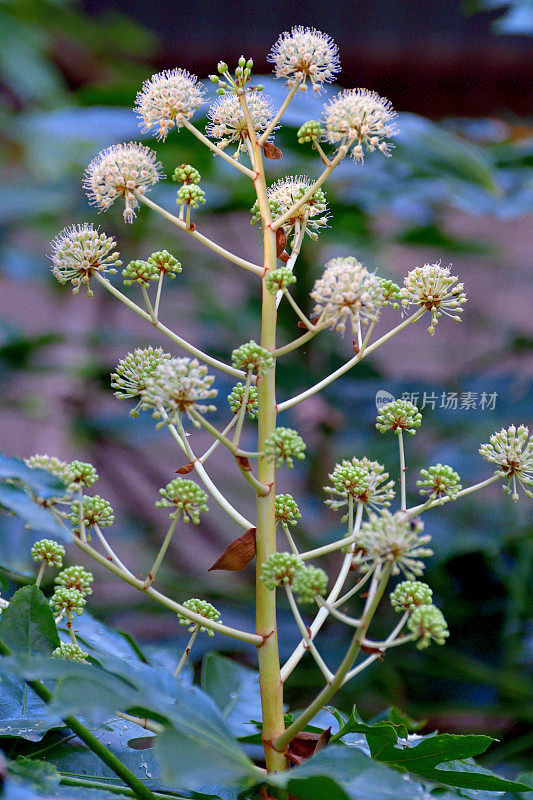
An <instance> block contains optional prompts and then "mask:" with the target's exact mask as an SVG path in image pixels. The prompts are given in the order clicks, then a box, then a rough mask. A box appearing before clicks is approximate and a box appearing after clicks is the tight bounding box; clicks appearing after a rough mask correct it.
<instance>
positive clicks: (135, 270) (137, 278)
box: [122, 258, 159, 287]
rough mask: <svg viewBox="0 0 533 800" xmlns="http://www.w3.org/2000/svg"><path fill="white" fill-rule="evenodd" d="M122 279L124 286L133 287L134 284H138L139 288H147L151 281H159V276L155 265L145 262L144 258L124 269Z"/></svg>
mask: <svg viewBox="0 0 533 800" xmlns="http://www.w3.org/2000/svg"><path fill="white" fill-rule="evenodd" d="M122 277H123V279H124V286H131V285H132V284H133V283H137V284H139V286H145V287H146V286H148V284H149V282H150V281H156V280H158V278H159V275H158V273H157V270H156V268H155V267H154V265H153V264H150V263H149V262H148V261H144V260H143V259H142V258H137V259H135V260H134V261H130V262H129V264H127V265H126V266H125V267H124V269H123V270H122Z"/></svg>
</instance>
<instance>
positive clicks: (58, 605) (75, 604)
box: [50, 586, 87, 616]
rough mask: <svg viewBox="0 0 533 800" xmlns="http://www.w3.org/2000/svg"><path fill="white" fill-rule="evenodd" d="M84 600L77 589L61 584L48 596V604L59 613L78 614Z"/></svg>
mask: <svg viewBox="0 0 533 800" xmlns="http://www.w3.org/2000/svg"><path fill="white" fill-rule="evenodd" d="M86 602H87V601H86V600H85V598H84V596H83V595H82V593H81V592H78V590H77V589H65V588H64V587H63V586H61V587H59V588H57V589H56V590H55V592H54V594H53V595H52V597H51V598H50V605H51V606H52V608H55V610H56V611H57V612H59V613H60V614H65V613H67V614H77V615H78V616H80V614H81V613H82V612H83V606H84V605H85V604H86Z"/></svg>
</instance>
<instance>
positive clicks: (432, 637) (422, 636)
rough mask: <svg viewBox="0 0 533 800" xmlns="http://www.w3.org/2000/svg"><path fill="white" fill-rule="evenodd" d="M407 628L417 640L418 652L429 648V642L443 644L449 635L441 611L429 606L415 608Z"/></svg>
mask: <svg viewBox="0 0 533 800" xmlns="http://www.w3.org/2000/svg"><path fill="white" fill-rule="evenodd" d="M407 628H408V630H409V631H410V632H411V633H414V634H415V636H416V637H417V638H418V642H417V645H416V646H417V649H418V650H424V649H425V648H426V647H429V644H430V643H431V641H434V642H435V644H445V643H446V639H447V638H448V636H449V635H450V632H449V630H448V624H447V622H446V620H445V619H444V615H443V613H442V611H440V609H438V608H437V607H436V606H434V605H430V604H428V605H424V606H418V607H417V608H415V610H414V611H413V613H412V614H411V616H410V617H409V619H408V620H407Z"/></svg>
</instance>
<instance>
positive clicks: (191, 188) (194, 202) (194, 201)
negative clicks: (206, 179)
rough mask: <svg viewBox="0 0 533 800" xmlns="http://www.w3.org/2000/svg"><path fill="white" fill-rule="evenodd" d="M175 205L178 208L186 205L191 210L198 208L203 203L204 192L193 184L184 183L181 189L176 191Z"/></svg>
mask: <svg viewBox="0 0 533 800" xmlns="http://www.w3.org/2000/svg"><path fill="white" fill-rule="evenodd" d="M176 203H177V204H178V205H179V206H182V205H184V204H187V205H188V206H192V207H193V208H200V206H202V205H203V204H204V203H205V192H204V190H203V189H201V188H200V187H199V186H196V184H194V183H191V184H187V183H184V184H183V186H182V187H181V189H178V194H177V196H176Z"/></svg>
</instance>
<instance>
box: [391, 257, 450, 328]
mask: <svg viewBox="0 0 533 800" xmlns="http://www.w3.org/2000/svg"><path fill="white" fill-rule="evenodd" d="M455 283H457V276H456V275H450V269H449V267H441V265H440V264H424V266H423V267H415V268H414V269H412V270H411V271H410V272H408V273H407V276H406V277H405V279H404V287H403V288H402V289H401V290H400V294H401V296H402V305H403V306H408V305H416V306H418V307H419V308H423V309H425V310H427V311H429V312H430V313H431V323H430V325H429V328H428V331H429V333H430V334H431V335H432V336H433V334H434V333H435V325H436V324H437V322H438V321H439V319H440V317H441V316H442V315H443V314H445V315H446V316H447V317H450V319H454V320H456V321H457V322H461V317H460V316H459V315H460V314H461V312H462V310H463V306H464V304H465V303H466V294H465V293H464V292H463V289H464V285H463V284H462V283H458V284H457V286H454V284H455Z"/></svg>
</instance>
